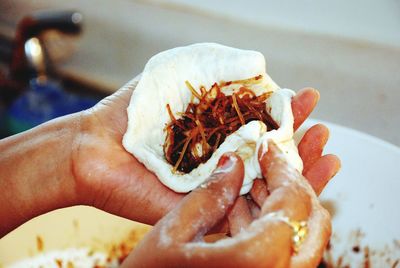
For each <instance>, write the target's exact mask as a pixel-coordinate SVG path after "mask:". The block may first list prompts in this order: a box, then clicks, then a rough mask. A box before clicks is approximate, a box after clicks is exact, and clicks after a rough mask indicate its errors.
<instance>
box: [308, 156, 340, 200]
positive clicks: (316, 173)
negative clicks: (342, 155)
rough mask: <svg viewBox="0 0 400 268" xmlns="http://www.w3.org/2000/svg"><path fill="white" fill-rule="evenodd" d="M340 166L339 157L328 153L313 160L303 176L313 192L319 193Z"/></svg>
mask: <svg viewBox="0 0 400 268" xmlns="http://www.w3.org/2000/svg"><path fill="white" fill-rule="evenodd" d="M340 167H341V163H340V159H339V158H338V157H337V156H336V155H330V154H329V155H325V156H322V157H320V158H319V159H318V160H317V161H316V162H314V164H313V165H312V166H311V167H310V168H309V169H308V170H307V171H306V173H304V176H305V177H306V178H307V180H308V182H309V183H310V184H311V186H312V188H313V189H314V191H315V193H316V194H317V195H319V194H320V193H321V192H322V190H323V189H324V187H325V185H326V184H327V183H328V182H329V180H330V179H331V178H333V177H334V176H335V174H336V173H337V172H338V171H339V169H340Z"/></svg>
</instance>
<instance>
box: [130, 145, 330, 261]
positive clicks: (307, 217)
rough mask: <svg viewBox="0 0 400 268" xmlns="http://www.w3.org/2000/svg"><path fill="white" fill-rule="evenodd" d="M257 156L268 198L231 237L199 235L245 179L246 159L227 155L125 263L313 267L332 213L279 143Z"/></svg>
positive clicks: (221, 214)
mask: <svg viewBox="0 0 400 268" xmlns="http://www.w3.org/2000/svg"><path fill="white" fill-rule="evenodd" d="M261 150H262V149H261ZM259 160H260V166H261V167H262V174H263V176H264V178H265V180H266V182H267V184H268V187H269V191H270V195H269V196H268V197H267V198H266V199H265V201H264V203H263V204H262V206H261V207H262V209H261V213H260V217H259V218H258V219H256V220H255V221H253V222H252V223H251V224H250V225H249V226H247V227H246V228H244V229H242V230H241V231H240V232H239V233H237V234H236V235H235V236H234V237H232V238H225V239H223V240H220V241H217V242H215V243H206V242H204V241H203V240H202V238H203V236H204V234H206V233H207V232H208V231H209V230H210V229H211V228H212V227H213V226H214V225H215V224H216V223H217V222H218V221H220V220H221V219H222V218H223V217H224V216H225V215H226V214H229V210H230V209H231V207H232V206H233V204H234V202H235V200H236V197H237V196H238V195H239V191H240V188H241V185H242V182H243V175H244V166H243V162H242V161H241V159H240V158H239V157H237V156H236V155H235V154H232V153H231V154H226V155H224V156H223V157H222V158H221V159H220V161H219V163H218V166H217V168H216V170H215V171H214V173H213V174H212V175H211V177H210V178H209V180H208V181H207V182H206V183H205V184H204V185H202V186H200V187H198V188H197V189H195V190H194V191H192V192H191V193H190V194H188V195H187V196H186V197H185V198H184V199H183V200H182V201H181V203H179V205H178V206H177V207H176V208H174V209H173V210H172V211H171V212H170V213H169V214H167V216H165V217H164V218H163V219H161V220H160V221H159V222H158V223H157V224H156V225H155V226H154V228H153V229H152V231H151V232H150V233H149V234H147V236H146V237H145V238H144V239H143V240H142V241H141V243H140V244H139V245H138V246H137V247H136V248H135V250H134V251H133V252H132V253H131V254H130V256H128V258H127V259H126V260H125V262H124V263H123V265H122V266H123V267H178V266H179V267H289V266H290V267H316V266H317V265H318V263H319V261H320V259H321V256H322V253H323V250H324V248H325V246H326V243H327V242H328V239H329V236H330V231H331V226H330V217H329V214H328V213H327V211H326V210H325V209H324V208H322V206H321V205H320V204H319V203H318V201H317V200H316V198H317V197H316V195H315V194H314V192H313V190H312V189H311V187H310V186H309V184H308V183H307V182H306V180H305V178H304V177H303V176H301V175H300V174H299V173H298V172H297V171H296V170H295V169H293V168H292V167H290V166H289V164H287V162H286V161H285V159H284V157H283V156H282V152H280V151H279V149H278V147H277V146H276V145H274V144H273V143H270V145H269V150H268V152H267V153H266V154H264V155H261V156H260V159H259ZM300 224H301V225H302V229H301V230H296V231H295V229H294V228H297V227H298V226H299V225H300ZM304 231H305V232H304ZM295 238H297V239H298V240H296V241H298V242H295V240H294V239H295ZM152 253H153V254H152Z"/></svg>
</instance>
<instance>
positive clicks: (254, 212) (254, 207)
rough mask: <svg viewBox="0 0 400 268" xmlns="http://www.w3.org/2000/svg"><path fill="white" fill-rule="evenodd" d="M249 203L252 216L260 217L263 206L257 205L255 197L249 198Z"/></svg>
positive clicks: (254, 217)
mask: <svg viewBox="0 0 400 268" xmlns="http://www.w3.org/2000/svg"><path fill="white" fill-rule="evenodd" d="M247 205H248V206H249V209H250V213H251V216H252V217H253V219H258V217H259V216H260V213H261V207H260V206H259V205H257V203H256V202H254V201H253V199H251V198H250V199H247Z"/></svg>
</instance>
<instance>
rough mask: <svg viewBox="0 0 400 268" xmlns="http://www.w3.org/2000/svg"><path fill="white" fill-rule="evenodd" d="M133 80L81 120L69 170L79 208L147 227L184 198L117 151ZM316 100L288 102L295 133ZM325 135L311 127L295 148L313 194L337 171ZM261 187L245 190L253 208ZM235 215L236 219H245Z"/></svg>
mask: <svg viewBox="0 0 400 268" xmlns="http://www.w3.org/2000/svg"><path fill="white" fill-rule="evenodd" d="M138 80H139V78H138V77H137V78H135V79H133V80H132V81H131V82H129V83H128V84H127V85H125V86H124V87H123V88H121V89H120V90H119V91H117V92H116V93H115V94H113V95H111V96H109V97H107V98H105V99H104V100H102V101H101V102H100V103H98V104H97V105H96V106H95V107H94V108H92V109H90V110H88V111H86V112H85V113H84V114H83V115H82V119H81V129H80V131H79V135H78V137H77V138H76V139H75V143H76V144H75V146H74V148H75V149H74V150H73V151H72V156H71V161H72V163H71V166H72V172H73V174H74V179H75V183H76V187H75V188H76V189H77V191H78V193H77V196H79V198H80V200H79V203H81V204H87V205H90V206H94V207H97V208H99V209H101V210H104V211H107V212H110V213H112V214H115V215H119V216H122V217H125V218H129V219H132V220H135V221H139V222H142V223H147V224H152V225H153V224H155V223H156V222H157V221H158V220H159V219H161V218H162V217H163V216H164V215H166V214H167V213H168V212H169V211H171V210H172V209H173V208H175V207H176V205H177V204H178V203H179V202H180V201H181V200H182V198H183V197H184V196H185V195H184V194H178V193H175V192H173V191H171V190H170V189H168V188H167V187H165V186H164V185H163V184H162V183H161V182H160V181H159V180H158V179H157V177H156V176H155V175H154V174H153V173H151V172H150V171H148V170H147V169H146V168H145V167H144V166H143V165H142V164H141V163H140V162H138V160H136V159H135V158H134V157H133V156H132V155H131V154H130V153H128V152H127V151H126V150H125V149H124V148H123V146H122V137H123V135H124V134H125V131H126V128H127V121H128V120H127V119H128V118H127V113H126V108H127V107H128V105H129V101H130V97H131V95H132V91H133V90H134V89H135V87H136V85H137V82H138ZM318 100H319V93H318V92H317V91H316V90H314V89H303V90H301V91H300V92H298V93H297V95H296V96H295V97H294V98H293V100H292V110H293V115H294V129H295V130H296V129H298V128H299V127H300V125H301V124H302V123H303V122H304V121H305V120H306V119H307V117H308V116H309V114H310V113H311V112H312V110H313V109H314V107H315V105H316V104H317V102H318ZM149 105H151V104H149ZM328 136H329V132H328V129H327V128H326V127H325V126H323V125H316V126H314V127H312V128H310V129H309V130H308V131H307V132H306V134H305V135H304V137H303V139H302V140H301V142H300V143H299V145H298V149H299V154H300V156H301V158H302V160H303V164H304V171H303V175H304V176H305V177H306V178H307V180H308V181H309V182H310V184H311V185H312V187H313V188H314V190H315V192H316V193H317V194H319V193H320V192H321V191H322V189H323V188H324V186H325V185H326V183H327V182H328V181H329V179H330V178H332V177H333V176H334V174H335V173H336V172H337V171H338V170H339V168H340V161H339V159H338V158H337V157H336V156H334V155H325V156H322V150H323V147H324V145H325V144H326V142H327V140H328ZM264 186H265V185H263V184H262V183H256V184H255V186H254V187H253V189H252V191H251V192H252V197H253V199H254V200H255V201H256V202H257V200H258V202H259V204H262V202H263V196H265V190H263V189H264V188H265V187H264ZM238 210H239V211H240V209H238ZM239 214H240V216H239V217H236V218H237V219H239V218H243V217H245V215H244V216H243V213H239ZM231 222H234V220H232V221H231ZM231 228H234V226H231Z"/></svg>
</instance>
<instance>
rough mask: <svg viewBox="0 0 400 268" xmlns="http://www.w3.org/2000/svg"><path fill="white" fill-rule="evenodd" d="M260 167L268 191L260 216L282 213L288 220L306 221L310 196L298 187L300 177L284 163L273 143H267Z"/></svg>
mask: <svg viewBox="0 0 400 268" xmlns="http://www.w3.org/2000/svg"><path fill="white" fill-rule="evenodd" d="M261 149H262V148H261ZM260 166H261V172H262V174H263V176H264V178H266V180H267V184H268V189H269V190H270V195H269V196H268V198H267V200H266V201H265V202H264V204H263V205H262V207H261V215H265V214H267V213H271V212H275V211H284V214H285V215H286V216H287V217H289V218H290V219H293V220H298V221H301V220H305V219H307V218H308V216H309V213H310V211H311V200H310V196H309V195H308V194H307V193H306V192H305V190H304V189H302V188H301V187H300V186H298V183H299V180H300V179H299V176H301V175H300V174H299V173H298V171H297V170H295V169H294V168H293V167H291V166H290V165H289V164H288V163H287V162H286V160H285V158H284V156H283V153H282V151H281V150H280V149H279V148H278V146H277V145H275V143H273V142H269V143H268V152H267V153H266V154H264V155H263V156H261V157H260Z"/></svg>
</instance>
